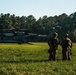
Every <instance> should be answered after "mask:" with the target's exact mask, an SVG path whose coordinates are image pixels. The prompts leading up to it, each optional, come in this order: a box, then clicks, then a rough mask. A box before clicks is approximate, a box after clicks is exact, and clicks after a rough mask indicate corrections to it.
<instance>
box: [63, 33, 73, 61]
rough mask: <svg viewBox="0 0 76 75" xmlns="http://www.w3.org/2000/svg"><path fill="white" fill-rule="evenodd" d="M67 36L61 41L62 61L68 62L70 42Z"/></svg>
mask: <svg viewBox="0 0 76 75" xmlns="http://www.w3.org/2000/svg"><path fill="white" fill-rule="evenodd" d="M68 35H69V34H66V35H65V37H64V39H63V41H62V59H63V60H70V55H71V54H72V51H71V48H72V41H71V39H70V38H69V37H68Z"/></svg>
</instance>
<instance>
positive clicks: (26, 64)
mask: <svg viewBox="0 0 76 75" xmlns="http://www.w3.org/2000/svg"><path fill="white" fill-rule="evenodd" d="M48 49H49V47H48V44H47V43H34V42H33V43H28V44H21V45H19V44H0V75H76V50H75V49H76V44H75V43H74V45H73V48H72V53H73V54H72V56H71V61H62V52H61V51H62V50H61V46H59V47H58V53H57V61H48V57H49V53H48Z"/></svg>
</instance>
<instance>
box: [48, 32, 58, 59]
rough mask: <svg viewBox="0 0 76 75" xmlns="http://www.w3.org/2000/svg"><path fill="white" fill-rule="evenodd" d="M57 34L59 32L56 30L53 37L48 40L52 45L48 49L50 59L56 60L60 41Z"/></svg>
mask: <svg viewBox="0 0 76 75" xmlns="http://www.w3.org/2000/svg"><path fill="white" fill-rule="evenodd" d="M57 36H58V34H57V33H56V32H54V34H53V37H52V38H50V39H49V41H48V45H49V47H50V49H49V50H48V52H49V53H50V55H49V60H56V53H57V49H58V42H59V41H58V38H57Z"/></svg>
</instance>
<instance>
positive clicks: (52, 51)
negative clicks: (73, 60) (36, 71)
mask: <svg viewBox="0 0 76 75" xmlns="http://www.w3.org/2000/svg"><path fill="white" fill-rule="evenodd" d="M56 53H57V50H50V55H49V60H56V56H57V55H56Z"/></svg>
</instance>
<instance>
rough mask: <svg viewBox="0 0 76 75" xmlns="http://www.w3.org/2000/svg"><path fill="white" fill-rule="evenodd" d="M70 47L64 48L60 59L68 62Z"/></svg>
mask: <svg viewBox="0 0 76 75" xmlns="http://www.w3.org/2000/svg"><path fill="white" fill-rule="evenodd" d="M70 51H71V49H70V47H67V48H64V49H63V50H62V59H63V60H70Z"/></svg>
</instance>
